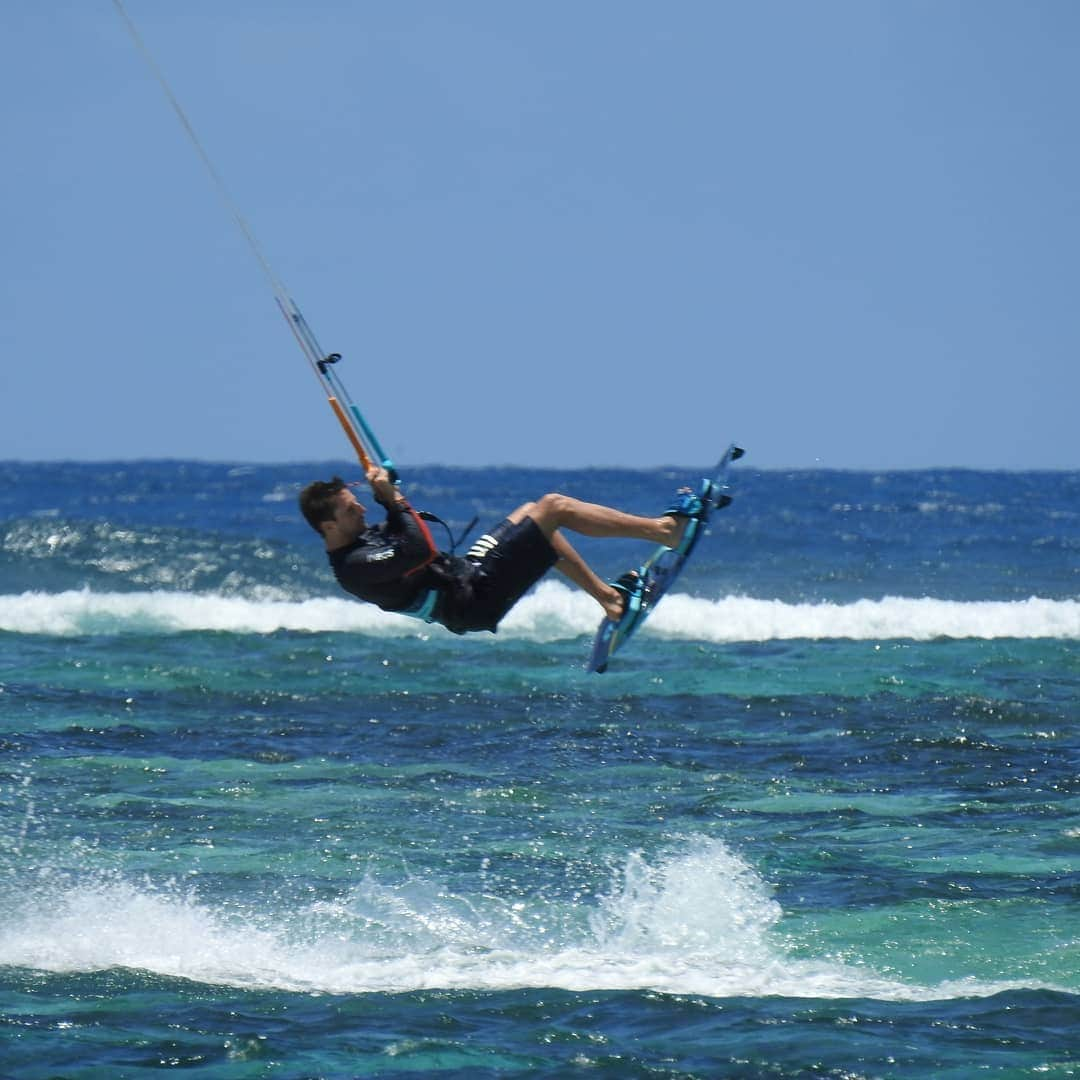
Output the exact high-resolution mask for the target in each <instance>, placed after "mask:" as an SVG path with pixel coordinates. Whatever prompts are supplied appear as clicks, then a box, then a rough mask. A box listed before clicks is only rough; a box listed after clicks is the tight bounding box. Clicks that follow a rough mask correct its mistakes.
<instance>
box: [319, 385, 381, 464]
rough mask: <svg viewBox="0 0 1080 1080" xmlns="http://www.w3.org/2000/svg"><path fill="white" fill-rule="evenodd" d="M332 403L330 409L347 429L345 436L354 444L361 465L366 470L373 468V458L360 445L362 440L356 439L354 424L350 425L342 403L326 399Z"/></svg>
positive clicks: (331, 398)
mask: <svg viewBox="0 0 1080 1080" xmlns="http://www.w3.org/2000/svg"><path fill="white" fill-rule="evenodd" d="M326 400H327V401H329V402H330V408H331V409H333V410H334V415H335V416H336V417H337V418H338V422H339V423H340V424H341V426H342V427H343V428H344V429H345V434H346V435H348V436H349V442H351V443H352V445H353V449H354V450H355V451H356V456H357V457H358V458H359V459H360V464H361V465H363V467H364V468H365V469H370V468H371V458H369V457H368V456H367V453H366V452H365V451H364V448H363V446H361V445H360V440H359V439H358V438H357V437H356V432H355V431H353V427H352V424H350V423H349V418H348V417H347V416H346V415H345V410H344V409H343V408H342V407H341V403H340V402H339V401H338V399H337V398H336V397H330V398H327V399H326Z"/></svg>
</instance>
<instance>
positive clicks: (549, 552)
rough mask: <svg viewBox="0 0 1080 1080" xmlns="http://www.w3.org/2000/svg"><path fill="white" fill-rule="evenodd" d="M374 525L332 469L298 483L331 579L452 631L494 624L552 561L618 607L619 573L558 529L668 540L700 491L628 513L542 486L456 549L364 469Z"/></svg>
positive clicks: (626, 586) (377, 474)
mask: <svg viewBox="0 0 1080 1080" xmlns="http://www.w3.org/2000/svg"><path fill="white" fill-rule="evenodd" d="M367 480H368V483H369V484H370V485H371V490H372V494H373V496H374V498H375V501H376V502H377V503H379V504H380V505H381V506H383V507H384V508H385V510H386V521H385V523H384V524H382V525H368V524H367V516H366V511H365V508H364V506H363V505H362V504H361V503H360V502H359V501H357V498H356V496H355V495H354V494H353V492H352V490H351V488H350V487H349V485H347V484H346V483H345V482H344V481H343V480H342V479H341V478H340V477H336V476H335V477H334V478H333V479H332V480H329V481H321V480H319V481H315V483H312V484H309V485H308V486H307V487H306V488H304V490H303V491H302V492H301V493H300V509H301V511H302V512H303V514H304V517H305V518H306V519H307V521H308V523H309V524H310V525H311V527H312V528H313V529H314V530H315V531H316V532H317V533H319V535H320V536H321V537H322V538H323V542H324V544H325V545H326V550H327V553H328V555H329V558H330V565H331V567H332V568H333V571H334V576H335V577H336V578H337V580H338V583H339V584H340V585H341V586H342V588H343V589H345V590H346V591H347V592H350V593H352V594H353V595H354V596H357V597H359V598H360V599H361V600H367V601H368V602H370V603H373V604H376V605H377V606H378V607H380V608H382V609H383V610H384V611H396V612H401V613H403V614H407V615H415V616H417V617H419V618H422V619H426V620H427V621H428V622H439V623H442V625H443V626H445V627H447V629H449V630H452V631H454V633H457V634H463V633H466V632H467V631H470V630H491V631H494V630H495V628H496V627H497V625H498V623H499V620H500V619H502V617H503V616H504V615H505V614H506V613H507V612H508V611H509V610H510V609H511V608H512V607H513V606H514V604H516V603H517V601H518V600H520V599H521V597H522V596H523V595H524V594H525V593H526V592H527V591H528V590H529V588H530V587H531V586H532V585H533V584H535V583H536V582H537V581H539V580H540V578H542V577H543V576H544V574H546V573H547V571H548V570H550V569H551V567H552V566H554V567H555V568H556V569H558V570H560V571H561V572H562V573H563V574H565V575H566V576H567V577H568V578H569V579H570V580H571V581H573V582H574V583H575V584H577V585H580V586H581V588H583V589H584V590H585V591H586V592H587V593H588V594H589V595H590V596H591V597H593V599H595V600H596V601H597V602H598V603H599V604H600V606H601V607H602V608H603V609H604V614H605V615H606V616H607V617H608V618H609V619H615V620H617V619H618V618H619V617H620V615H621V614H622V611H623V608H624V605H625V601H626V597H627V595H628V594H629V592H630V591H631V589H632V588H633V579H632V577H630V576H628V575H624V577H622V578H620V579H619V581H618V582H615V583H613V584H607V583H605V582H603V581H601V580H600V578H598V577H597V576H596V574H594V573H593V571H592V570H591V569H590V568H589V566H588V565H587V564H586V562H585V560H584V559H582V557H581V556H580V555H579V554H578V553H577V552H576V551H575V550H574V548H573V547H571V545H570V543H569V542H568V541H567V540H566V538H565V537H564V536H563V534H562V530H563V529H569V530H571V531H573V532H577V533H580V534H581V535H583V536H595V537H625V538H627V539H634V540H647V541H651V542H653V543H657V544H665V545H667V546H668V547H674V546H676V545H677V544H678V543H679V540H680V538H681V537H682V533H683V530H684V529H685V527H686V519H687V518H689V517H692V516H695V515H696V514H697V513H700V510H701V504H700V501H699V500H698V499H697V498H696V496H694V495H693V494H692V493H690V492H686V491H682V492H679V494H678V495H677V496H676V499H675V502H674V503H673V504H672V506H671V507H669V509H668V510H667V511H665V513H664V515H663V516H661V517H657V518H645V517H637V516H635V515H633V514H625V513H623V512H622V511H621V510H613V509H611V508H610V507H607V506H600V505H598V504H596V503H586V502H582V501H581V500H580V499H573V498H571V497H570V496H568V495H558V494H555V493H551V494H548V495H544V496H543V497H542V498H540V499H537V500H536V502H530V503H525V504H524V505H522V506H519V507H518V508H517V509H516V510H515V511H514V512H513V513H512V514H510V516H509V517H507V518H506V519H505V520H503V521H502V522H500V524H499V525H497V526H496V527H495V528H494V529H492V530H491V531H490V532H489V533H485V534H484V535H483V536H481V537H480V539H479V540H477V541H476V543H475V544H473V546H472V547H471V548H470V549H469V552H468V554H466V555H465V556H464V557H459V556H455V555H448V554H447V553H445V552H442V551H440V550H439V549H438V548H437V546H436V545H435V543H434V542H433V541H432V539H431V534H430V532H429V531H428V528H427V525H426V524H425V522H424V521H423V519H422V518H421V517H420V516H419V515H418V514H417V512H416V511H415V510H414V509H413V508H412V507H411V506H410V505H409V502H408V500H407V499H406V498H405V496H404V494H402V492H401V491H400V490H399V489H398V488H396V487H395V486H394V484H393V483H392V482H391V481H390V478H389V476H388V475H387V473H386V470H385V469H383V468H380V467H379V466H375V465H373V466H372V467H371V468H370V469H369V470H368V472H367Z"/></svg>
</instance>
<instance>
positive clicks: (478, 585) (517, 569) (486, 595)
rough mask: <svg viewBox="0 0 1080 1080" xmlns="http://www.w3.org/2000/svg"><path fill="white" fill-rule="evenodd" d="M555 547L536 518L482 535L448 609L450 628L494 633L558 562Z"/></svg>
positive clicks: (445, 619) (503, 525)
mask: <svg viewBox="0 0 1080 1080" xmlns="http://www.w3.org/2000/svg"><path fill="white" fill-rule="evenodd" d="M558 558H559V557H558V555H556V554H555V549H554V548H553V547H552V546H551V542H550V541H549V540H548V538H547V537H546V536H545V535H544V534H543V532H541V530H540V526H539V525H537V524H536V522H535V521H533V519H532V518H531V517H526V518H522V520H521V521H519V522H517V523H516V524H515V523H514V522H512V521H511V520H510V519H509V518H506V519H504V520H503V521H501V522H500V523H499V524H498V525H496V526H495V528H494V529H492V530H491V532H489V533H485V534H484V535H483V536H481V537H480V538H479V539H478V540H477V541H476V543H474V544H473V546H472V547H471V548H470V549H469V552H468V554H467V555H466V556H465V558H464V560H463V562H464V564H465V566H464V570H465V572H464V573H463V574H462V576H461V577H460V579H459V580H458V581H457V582H456V585H457V587H456V588H455V589H454V590H453V593H454V595H453V596H452V597H447V598H446V599H447V600H448V601H449V602H448V603H446V604H445V605H444V607H443V611H442V618H440V620H439V621H440V622H442V623H443V624H444V625H445V626H446V627H447V629H449V630H453V631H454V632H455V633H458V634H463V633H465V632H466V631H469V630H491V631H494V630H495V628H496V627H497V626H498V624H499V620H500V619H502V617H503V616H504V615H505V614H506V613H507V612H508V611H509V610H510V609H511V608H512V607H513V606H514V605H515V604H516V603H517V602H518V601H519V600H520V599H521V598H522V596H524V595H525V593H526V592H528V590H529V589H531V588H532V586H533V585H535V584H536V583H537V582H538V581H539V580H540V579H541V578H542V577H543V576H544V575H545V574H546V573H547V572H548V571H549V570H550V569H551V568H552V567H553V566H554V565H555V563H556V562H557V561H558Z"/></svg>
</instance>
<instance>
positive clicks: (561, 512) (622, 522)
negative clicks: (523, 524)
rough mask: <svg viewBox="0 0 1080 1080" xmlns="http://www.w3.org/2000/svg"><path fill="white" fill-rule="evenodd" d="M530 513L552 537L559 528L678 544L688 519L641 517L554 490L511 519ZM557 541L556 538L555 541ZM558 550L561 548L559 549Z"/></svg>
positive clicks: (546, 533)
mask: <svg viewBox="0 0 1080 1080" xmlns="http://www.w3.org/2000/svg"><path fill="white" fill-rule="evenodd" d="M526 516H529V517H531V518H532V519H533V521H535V522H536V524H537V525H538V526H539V527H540V529H541V531H542V532H543V533H544V535H545V536H547V537H548V539H549V540H550V539H552V537H553V535H554V534H555V532H556V530H557V529H560V528H565V529H570V530H571V531H572V532H576V533H581V535H582V536H593V537H603V538H613V537H617V538H623V539H627V540H648V541H651V542H652V543H654V544H666V545H667V546H668V547H675V546H676V545H677V544H678V542H679V540H680V539H681V538H682V534H683V530H684V529H685V528H686V521H685V519H679V518H674V517H670V516H668V515H664V516H663V517H656V518H647V517H638V516H637V515H636V514H626V513H624V512H623V511H622V510H615V509H613V508H612V507H610V506H601V505H600V504H599V503H587V502H582V501H581V499H574V498H571V497H570V496H569V495H559V494H557V493H555V492H552V493H550V494H548V495H545V496H544V497H543V498H541V499H538V500H537V501H536V502H534V503H526V504H525V505H524V506H519V507H518V508H517V510H515V511H514V512H513V513H512V514H511V515H510V520H511V521H520V520H521V519H522V518H524V517H526ZM553 542H554V541H553ZM556 550H558V549H556Z"/></svg>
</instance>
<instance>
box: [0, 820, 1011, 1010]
mask: <svg viewBox="0 0 1080 1080" xmlns="http://www.w3.org/2000/svg"><path fill="white" fill-rule="evenodd" d="M478 886H479V887H478V889H477V891H476V892H475V893H474V894H472V895H468V896H462V895H456V894H454V893H452V892H451V891H450V890H448V889H447V888H446V887H445V886H443V885H442V884H441V883H440V882H437V881H432V880H426V879H422V878H415V877H407V878H405V879H404V880H398V881H394V882H385V881H379V880H378V879H376V878H374V877H372V876H370V875H369V876H367V877H365V878H364V879H363V880H362V881H361V882H359V883H358V884H357V885H356V886H355V887H354V888H353V889H352V890H351V891H349V892H348V893H346V894H344V895H343V896H342V897H341V898H340V899H338V900H335V901H329V902H328V901H319V902H317V903H314V904H310V905H308V906H307V907H305V908H301V909H297V908H295V907H294V906H292V905H289V904H283V905H282V910H281V911H278V912H275V911H272V910H267V909H265V908H259V907H257V906H256V905H257V904H258V903H264V902H265V901H263V900H261V899H260V900H258V901H256V902H255V904H253V905H251V906H244V905H243V904H241V903H237V902H233V903H230V904H228V905H223V906H222V905H219V906H216V907H215V906H213V905H211V904H209V903H206V902H205V901H202V900H201V899H200V898H199V896H198V894H197V892H196V891H195V890H194V889H193V888H191V887H181V886H177V885H165V886H155V885H153V884H151V883H149V882H141V883H140V882H132V881H130V880H127V879H125V878H123V877H121V876H117V875H105V876H98V877H96V878H95V877H92V876H91V877H90V878H89V879H87V880H83V881H73V880H71V879H70V878H68V877H66V876H64V877H60V876H58V877H56V878H55V879H50V878H49V877H47V876H46V877H45V878H43V879H42V880H40V881H37V882H36V883H34V884H33V885H32V887H29V888H26V889H23V890H20V891H19V892H17V893H14V894H13V895H9V896H7V897H5V898H4V906H5V907H9V906H10V907H11V908H12V909H13V910H8V911H6V912H5V917H4V919H3V920H2V923H0V966H2V965H15V966H20V967H27V968H31V969H36V970H43V971H52V972H85V971H97V970H107V969H113V968H128V969H135V970H141V971H148V972H153V973H155V974H159V975H164V976H173V977H182V978H188V979H192V980H194V981H198V982H203V983H208V984H216V985H229V986H239V987H247V988H264V989H280V990H294V991H310V992H323V993H350V994H357V993H371V992H405V991H413V990H420V989H435V988H438V989H448V990H455V989H468V990H479V991H498V990H511V989H521V988H528V987H556V988H561V989H565V990H574V991H585V990H601V989H602V990H627V989H630V990H652V991H658V992H666V993H673V994H697V995H706V996H711V997H729V996H755V997H756V996H763V995H782V996H788V997H801V998H811V997H812V998H835V997H873V998H879V999H883V1000H894V1001H909V1000H933V999H941V998H949V997H954V996H961V995H963V996H973V995H974V996H979V995H989V994H994V993H998V992H1000V991H1001V990H1003V989H1005V988H1007V987H1008V986H1011V985H1012V984H1006V983H1001V982H985V983H979V982H976V981H972V980H965V981H964V982H963V983H955V984H942V985H940V986H937V987H923V986H916V985H910V984H906V983H902V982H899V981H897V980H893V979H888V978H884V977H881V976H879V975H877V974H875V973H874V972H873V971H871V970H869V969H868V968H864V967H859V966H855V965H851V964H844V963H840V962H838V961H836V960H833V959H821V960H811V961H808V960H801V959H793V958H792V957H790V956H789V955H788V953H787V952H786V950H785V946H784V944H783V939H782V937H781V936H780V935H779V934H778V933H777V926H778V924H779V923H780V922H781V920H782V915H783V913H782V911H781V909H780V907H779V905H778V904H777V903H776V902H775V901H774V900H773V899H772V898H771V895H770V890H769V887H768V886H767V885H766V883H765V882H764V881H762V880H761V878H760V877H759V875H758V874H757V873H756V871H755V870H754V869H753V868H752V867H751V866H750V865H749V864H748V863H746V862H745V861H744V860H743V859H741V858H740V857H739V856H738V855H736V854H735V853H733V852H732V851H730V850H729V849H728V848H727V847H726V846H725V845H724V844H723V842H722V841H720V840H717V839H713V838H706V837H692V838H690V839H688V840H686V841H685V842H684V843H683V844H682V845H680V846H679V847H677V848H674V849H671V850H669V851H666V852H663V853H660V854H659V855H657V856H655V857H654V858H653V859H652V860H651V861H650V860H648V859H646V858H645V857H644V856H643V855H641V854H639V853H634V854H630V855H629V856H627V857H626V858H625V860H624V862H623V864H622V866H621V867H620V869H619V870H618V872H617V873H616V874H615V875H614V879H613V881H612V883H611V886H610V889H609V891H608V892H606V893H604V894H601V895H598V896H594V897H588V896H585V897H582V898H580V899H579V900H578V901H577V902H573V901H569V900H566V901H555V900H549V899H544V898H543V897H539V896H532V897H530V898H528V899H527V900H522V899H520V898H515V899H513V900H511V899H507V898H503V897H500V896H498V895H496V894H494V893H493V892H492V891H490V883H488V882H485V881H483V880H482V879H479V880H478Z"/></svg>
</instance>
